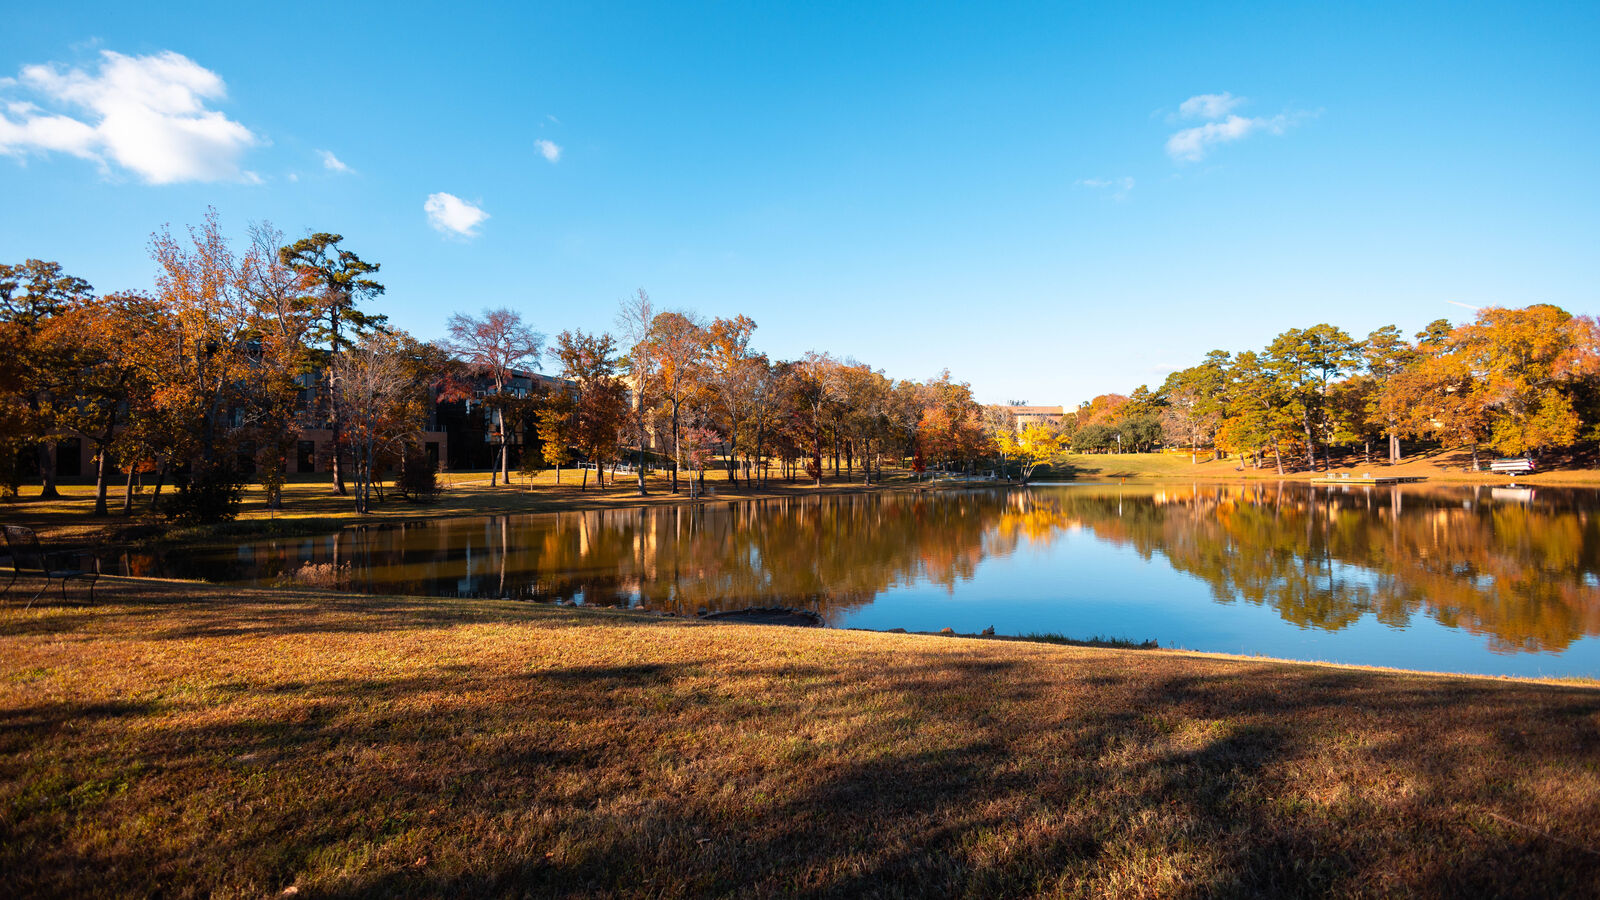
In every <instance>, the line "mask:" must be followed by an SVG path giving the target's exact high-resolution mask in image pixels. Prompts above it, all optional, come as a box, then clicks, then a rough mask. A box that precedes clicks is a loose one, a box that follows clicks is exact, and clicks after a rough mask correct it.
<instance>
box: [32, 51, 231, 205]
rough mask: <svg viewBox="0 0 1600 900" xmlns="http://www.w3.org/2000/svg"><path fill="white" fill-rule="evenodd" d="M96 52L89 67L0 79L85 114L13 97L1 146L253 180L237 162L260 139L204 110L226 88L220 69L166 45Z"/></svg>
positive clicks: (195, 177) (200, 176) (167, 177)
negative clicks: (144, 50) (138, 51)
mask: <svg viewBox="0 0 1600 900" xmlns="http://www.w3.org/2000/svg"><path fill="white" fill-rule="evenodd" d="M100 56H101V59H100V66H99V70H98V71H97V72H95V73H92V74H91V73H90V72H88V71H85V70H83V69H77V68H68V69H63V68H61V67H59V66H57V65H55V64H53V63H52V64H49V65H31V66H24V67H23V68H22V71H21V73H20V77H19V78H18V79H17V80H16V81H10V80H9V79H8V80H7V81H8V82H9V83H7V84H0V87H4V88H15V87H19V86H20V87H23V88H26V89H29V90H32V91H34V92H35V93H37V94H38V95H39V96H40V97H41V98H43V99H46V100H48V101H52V102H54V103H55V104H58V105H60V106H62V107H66V108H68V109H71V110H76V111H78V112H79V114H80V115H82V117H81V118H79V117H77V116H75V115H71V114H68V113H66V112H62V111H56V112H46V111H44V110H42V109H40V108H39V107H37V106H35V105H34V104H32V103H8V104H7V106H6V110H7V111H6V113H4V114H0V153H4V154H8V155H13V156H22V155H25V154H28V153H30V152H31V153H50V152H57V153H68V154H71V155H73V156H78V157H82V158H84V159H91V160H95V161H97V162H99V163H100V164H101V165H102V166H103V167H106V168H109V167H110V166H111V164H112V163H115V164H116V165H119V166H121V167H123V168H125V169H128V170H130V171H132V172H134V173H136V174H137V175H138V176H139V177H140V178H142V179H144V180H145V181H146V182H149V183H150V184H171V183H173V182H179V181H224V180H243V181H249V180H250V178H251V173H249V172H245V171H243V170H241V168H240V166H239V161H240V157H241V156H243V154H244V151H245V150H246V149H248V148H249V147H252V146H254V145H255V144H257V143H259V142H260V139H259V138H258V137H257V136H256V135H255V134H254V133H252V132H251V131H250V129H248V128H246V127H244V126H243V125H241V124H239V123H238V122H235V121H233V120H232V119H229V118H228V117H227V116H225V115H223V114H222V113H220V112H217V111H216V110H212V109H207V108H206V103H207V102H208V101H212V100H221V99H223V98H225V97H226V96H227V87H226V86H225V85H224V84H223V82H222V79H221V78H220V77H219V76H218V75H217V74H216V73H215V72H212V71H211V70H210V69H206V68H204V67H202V66H200V65H198V64H197V63H195V62H194V61H193V60H191V59H189V58H188V57H186V56H183V55H181V54H178V53H174V52H172V51H170V50H168V51H164V52H162V53H157V54H153V55H150V56H124V55H122V54H120V53H114V52H112V51H110V50H104V51H101V54H100ZM13 117H15V118H13Z"/></svg>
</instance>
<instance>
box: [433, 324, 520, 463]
mask: <svg viewBox="0 0 1600 900" xmlns="http://www.w3.org/2000/svg"><path fill="white" fill-rule="evenodd" d="M446 328H447V329H448V331H449V337H447V338H446V339H445V340H444V341H443V342H442V346H443V347H444V348H445V349H446V350H448V351H449V352H451V353H454V354H455V355H456V356H458V357H460V358H461V359H462V361H464V362H465V363H466V364H467V365H468V366H469V367H470V368H471V369H472V370H473V371H474V372H476V373H478V374H480V375H482V376H483V377H486V378H488V379H489V383H490V385H491V386H492V387H493V388H494V393H493V395H491V397H490V399H489V400H488V401H487V402H486V404H485V405H486V406H488V407H489V409H490V410H491V411H492V412H493V414H494V422H495V431H496V433H497V434H498V435H499V443H500V464H499V467H498V468H497V469H496V470H494V471H491V472H490V473H489V486H490V487H494V486H495V484H496V483H497V482H496V478H499V479H500V480H502V481H504V482H505V483H506V484H507V485H510V483H511V479H510V473H511V462H510V445H511V429H510V427H509V424H508V416H507V402H508V401H509V400H510V399H511V398H510V397H508V396H507V393H506V392H507V388H508V387H509V386H510V384H511V381H512V379H513V377H514V376H515V374H516V372H517V370H518V369H537V368H539V355H540V352H541V350H542V349H543V347H544V335H542V334H540V333H539V332H537V331H534V330H533V328H531V327H529V326H528V325H527V324H525V323H524V322H523V321H522V316H521V314H519V313H516V312H513V311H512V310H510V309H506V308H504V307H502V308H500V309H486V310H484V311H483V315H482V316H481V317H474V316H468V315H464V314H462V313H456V314H455V315H453V316H451V317H450V320H449V322H448V323H447V324H446Z"/></svg>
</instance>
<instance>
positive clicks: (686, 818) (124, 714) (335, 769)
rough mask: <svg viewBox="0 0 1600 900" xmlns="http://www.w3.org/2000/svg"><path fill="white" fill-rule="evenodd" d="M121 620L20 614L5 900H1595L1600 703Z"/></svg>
mask: <svg viewBox="0 0 1600 900" xmlns="http://www.w3.org/2000/svg"><path fill="white" fill-rule="evenodd" d="M111 594H112V597H111V602H110V603H109V604H102V605H101V606H99V607H94V608H87V607H81V606H78V605H76V604H69V605H60V604H56V605H53V606H50V607H47V608H43V609H40V608H35V609H34V610H32V611H30V612H23V611H21V610H19V609H17V608H16V606H15V605H14V604H13V605H9V606H6V607H3V608H0V659H3V660H4V667H3V669H0V675H3V678H0V723H3V726H0V893H4V894H5V895H8V896H28V895H52V894H55V895H67V894H71V895H94V894H100V895H127V894H147V893H153V892H156V891H160V892H162V893H166V894H173V895H204V894H215V895H219V896H239V895H248V896H261V895H264V894H271V893H276V892H279V891H282V890H283V889H285V888H287V887H291V886H294V887H296V888H298V893H299V896H302V897H304V896H360V895H372V896H388V895H396V894H428V895H455V894H460V893H493V894H497V895H500V894H512V895H518V894H527V895H534V896H579V895H582V896H593V895H597V894H599V895H604V894H619V895H634V896H678V895H690V894H694V895H705V894H722V895H749V894H785V895H790V894H803V895H812V896H856V895H860V894H864V893H878V894H893V895H929V894H932V895H944V896H948V895H953V894H968V895H979V896H1017V895H1026V894H1044V895H1056V894H1060V895H1084V896H1089V895H1105V894H1118V895H1137V894H1165V895H1171V894H1189V893H1196V894H1215V893H1238V892H1245V893H1250V894H1257V895H1264V894H1273V895H1290V894H1318V895H1321V894H1325V893H1333V894H1377V893H1405V894H1411V893H1416V894H1423V895H1434V896H1449V895H1455V896H1480V895H1485V894H1510V895H1516V894H1524V895H1544V896H1547V895H1550V894H1552V893H1561V892H1565V893H1569V894H1587V895H1588V896H1595V895H1596V894H1600V854H1597V849H1596V848H1600V815H1597V814H1596V811H1597V809H1600V690H1596V689H1594V688H1592V687H1577V686H1560V685H1541V684H1531V683H1525V682H1509V681H1495V680H1486V679H1468V678H1452V677H1438V676H1421V675H1406V674H1399V673H1388V672H1375V671H1358V670H1351V669H1335V668H1327V667H1318V666H1308V665H1289V664H1281V663H1271V662H1265V661H1255V660H1239V659H1217V658H1207V657H1199V656H1193V655H1184V654H1177V653H1169V652H1164V651H1143V652H1140V651H1116V650H1098V649H1082V648H1071V647H1056V646H1047V645H1035V644H1020V643H1014V642H996V641H976V640H964V639H956V638H940V637H920V636H902V635H881V634H869V633H860V632H834V631H815V630H789V629H780V628H760V627H754V626H735V625H706V624H701V623H691V622H680V621H676V620H660V619H653V618H648V617H642V616H637V615H633V614H626V613H605V612H579V611H571V610H558V609H547V608H529V607H526V606H519V605H515V604H509V603H493V602H473V603H457V602H447V601H433V600H427V601H423V600H403V599H385V598H359V597H333V596H325V595H316V594H292V593H283V592H249V591H231V590H230V591H227V592H226V593H224V592H222V591H220V590H215V589H210V588H203V587H197V586H191V585H181V584H171V583H159V582H128V581H123V582H118V583H116V584H115V585H114V586H113V587H112V589H111ZM223 599H227V600H228V602H219V601H221V600H223Z"/></svg>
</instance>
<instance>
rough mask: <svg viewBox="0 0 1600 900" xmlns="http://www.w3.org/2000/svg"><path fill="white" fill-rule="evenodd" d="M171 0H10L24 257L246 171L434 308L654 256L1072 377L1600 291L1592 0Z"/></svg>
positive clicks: (8, 160)
mask: <svg viewBox="0 0 1600 900" xmlns="http://www.w3.org/2000/svg"><path fill="white" fill-rule="evenodd" d="M162 9H163V12H162V13H160V14H156V13H154V12H152V11H150V9H149V8H148V7H145V6H143V5H140V4H125V3H119V4H105V5H96V4H72V5H53V6H50V5H45V4H34V5H31V6H30V8H28V9H27V10H26V11H22V12H16V11H13V12H12V13H11V14H10V15H8V16H7V27H6V29H5V30H4V31H3V33H0V78H5V79H6V80H5V81H3V82H0V116H3V118H0V198H3V204H0V207H3V209H4V215H0V259H3V260H6V261H20V260H21V259H23V258H27V257H42V258H45V259H55V260H59V261H61V262H62V263H63V264H64V265H66V266H67V267H68V269H69V270H71V271H73V272H75V273H77V274H81V275H82V276H84V277H86V278H88V279H89V280H90V281H91V282H93V283H94V285H95V286H96V287H97V288H99V289H101V290H108V291H109V290H114V289H122V288H134V287H149V286H150V285H151V282H152V275H153V268H154V267H153V264H152V263H151V262H150V260H149V258H148V256H147V251H146V245H147V242H148V239H149V235H150V233H151V232H152V231H153V230H155V229H156V228H158V227H160V226H161V225H162V224H163V223H168V222H170V223H172V224H173V225H175V226H181V225H183V224H186V223H193V222H198V221H199V220H200V219H201V217H202V216H203V215H204V212H205V208H206V206H207V205H213V206H215V207H216V208H217V209H218V210H219V212H220V213H221V215H222V218H223V222H224V225H225V226H227V227H228V228H230V229H231V230H233V231H235V232H236V233H239V234H240V235H241V236H242V234H243V231H244V228H245V226H246V224H247V223H248V222H250V221H253V220H263V219H264V220H270V221H271V222H273V223H274V224H276V225H277V226H279V227H280V228H282V229H283V230H284V231H286V232H288V233H289V234H290V235H291V236H295V235H298V234H301V233H304V232H306V231H309V230H317V231H322V230H327V231H337V232H340V233H342V234H344V235H345V236H346V239H347V244H348V246H350V247H351V248H352V249H355V250H356V251H357V252H359V253H360V254H362V256H363V257H365V258H367V259H370V260H374V261H377V262H380V263H382V265H383V270H382V280H383V281H384V282H385V283H386V284H387V285H388V287H389V291H388V294H387V295H386V296H385V297H383V298H381V299H380V301H379V302H378V303H377V304H376V306H375V308H376V309H377V310H379V311H382V312H386V313H388V314H389V315H390V317H391V319H392V320H393V321H394V322H395V323H396V324H398V325H400V326H402V327H405V328H407V329H409V330H411V331H413V332H414V333H416V334H418V335H419V336H421V337H425V338H426V337H437V336H439V335H440V333H441V332H442V329H443V323H444V320H445V318H446V316H447V315H448V314H449V313H450V312H451V311H454V310H477V309H481V308H483V307H485V306H501V305H505V306H510V307H512V308H515V309H518V310H520V311H522V312H523V314H524V315H525V316H526V317H527V318H528V319H530V320H531V321H533V322H534V323H535V324H536V325H537V326H538V327H540V328H541V329H542V330H544V331H546V332H550V333H554V332H557V331H560V330H562V329H566V328H583V329H586V330H596V329H606V328H609V327H610V326H611V322H612V317H613V314H614V312H615V309H616V305H617V302H618V301H619V300H620V299H621V298H622V297H624V296H625V295H627V294H629V293H631V292H632V291H633V290H635V289H636V288H639V287H644V288H646V289H647V290H649V291H650V293H651V295H652V297H654V298H655V300H656V301H657V302H658V303H659V304H661V305H663V306H668V307H687V308H693V309H696V310H699V311H700V312H702V313H704V314H706V315H734V314H737V313H744V314H747V315H750V316H751V317H752V318H754V319H755V320H756V322H757V323H758V325H759V329H758V331H757V334H756V342H757V344H758V345H759V347H760V348H761V349H763V350H765V351H766V352H768V353H770V354H772V355H774V356H785V357H792V356H797V355H799V354H801V353H804V352H805V351H806V350H810V349H818V350H829V351H832V352H834V353H836V354H839V355H846V356H853V357H856V358H858V359H860V360H862V361H865V362H869V363H871V364H873V365H874V366H877V367H880V368H883V369H885V370H886V371H887V372H888V373H889V374H890V375H892V376H895V377H912V378H923V377H928V376H931V375H934V374H936V373H937V372H938V371H939V370H940V369H942V368H945V367H949V368H950V369H951V370H952V373H953V374H954V375H955V376H956V377H957V378H960V379H963V380H967V381H970V382H971V383H972V385H973V387H974V389H975V390H976V392H977V393H978V396H979V397H980V399H983V400H986V401H1003V400H1007V399H1020V400H1029V401H1031V402H1034V403H1065V404H1068V405H1071V404H1075V403H1077V402H1078V401H1080V400H1084V399H1088V398H1089V397H1091V396H1093V395H1095V394H1098V393H1103V392H1106V391H1113V390H1115V391H1124V392H1125V391H1127V390H1129V389H1131V388H1133V387H1135V386H1137V385H1139V384H1141V383H1146V382H1148V383H1150V384H1152V385H1154V384H1157V383H1159V382H1160V381H1161V380H1162V378H1163V377H1165V374H1166V372H1167V371H1168V370H1170V369H1171V368H1173V367H1177V366H1183V365H1188V364H1191V363H1193V362H1195V361H1198V360H1199V359H1200V358H1201V357H1202V356H1203V354H1204V353H1205V352H1206V351H1208V350H1211V349H1213V348H1222V349H1228V350H1239V349H1249V348H1255V347H1259V346H1261V345H1263V344H1265V343H1266V342H1267V341H1268V340H1270V338H1271V337H1272V336H1273V335H1274V334H1276V333H1278V332H1280V331H1282V330H1284V329H1286V328H1290V327H1297V326H1305V325H1310V324H1315V323H1317V322H1320V321H1331V322H1333V323H1334V324H1337V325H1339V326H1341V327H1344V328H1346V329H1347V330H1350V331H1352V332H1354V333H1357V334H1358V335H1360V334H1365V333H1366V332H1367V331H1370V330H1371V329H1373V328H1376V327H1378V326H1381V325H1385V324H1390V323H1394V324H1397V325H1399V326H1401V327H1402V328H1404V329H1406V330H1408V331H1414V330H1416V329H1418V328H1420V327H1421V326H1422V325H1423V324H1425V323H1426V322H1428V321H1431V320H1432V319H1435V318H1441V317H1446V318H1451V319H1454V320H1457V321H1460V320H1462V319H1465V318H1467V317H1470V315H1471V312H1470V310H1468V309H1466V308H1464V307H1463V306H1462V305H1454V304H1464V305H1466V306H1478V305H1485V304H1504V305H1522V304H1526V303H1532V302H1551V303H1556V304H1559V305H1561V306H1564V307H1565V308H1567V309H1569V310H1571V311H1573V312H1584V313H1594V312H1597V311H1600V303H1597V302H1596V300H1597V297H1596V285H1597V284H1600V171H1597V164H1596V160H1597V159H1600V153H1597V150H1600V103H1597V101H1596V96H1595V95H1596V91H1597V89H1600V53H1595V52H1594V47H1596V46H1600V4H1596V3H1592V2H1591V3H1580V4H1567V5H1537V6H1536V5H1531V4H1505V5H1496V6H1489V5H1482V4H1464V3H1456V4H1450V5H1442V4H1441V5H1435V6H1427V5H1402V4H1393V3H1384V4H1372V5H1366V6H1361V5H1355V4H1306V5H1289V4H1272V5H1263V8H1251V7H1248V6H1233V5H1211V6H1208V7H1206V8H1203V9H1202V8H1197V7H1194V6H1192V5H1190V4H1170V5H1161V4H1109V3H1108V4H1101V5H1099V6H1095V7H1090V6H1081V7H1080V6H1078V5H1072V6H1068V5H1066V4H1051V5H1037V6H1034V5H1020V6H1006V5H1001V4H971V5H968V6H941V5H930V4H905V5H868V4H862V3H847V4H838V5H823V4H805V5H783V6H780V5H778V4H766V3H750V4H711V5H705V6H689V5H678V6H672V7H668V6H667V5H664V4H659V5H658V4H642V5H621V4H612V5H599V4H571V5H552V6H540V7H537V8H534V7H532V6H530V7H529V8H526V9H518V10H515V11H506V10H499V9H495V8H493V7H483V8H478V7H474V6H472V5H469V4H458V5H455V6H452V7H450V8H449V9H448V11H446V9H445V8H444V7H439V8H436V9H432V10H423V9H417V10H414V11H402V12H395V11H393V10H392V9H390V8H388V7H386V6H383V5H373V6H371V7H368V8H365V9H363V8H361V7H360V6H359V5H356V4H348V5H341V6H338V7H330V6H327V5H325V4H319V5H314V6H306V7H301V8H296V7H294V6H293V5H292V4H279V5H275V6H273V7H270V8H266V7H260V6H252V5H249V4H245V5H238V4H203V5H201V4H197V5H193V6H190V7H187V8H185V6H184V5H182V4H163V5H162ZM541 142H548V143H547V144H546V143H541ZM325 154H332V155H333V158H334V159H335V160H337V163H338V165H331V164H330V163H329V162H328V161H327V157H326V156H325ZM330 165H331V167H330ZM340 166H342V167H343V169H341V168H340ZM430 198H431V202H430ZM430 208H431V209H432V210H433V214H432V215H430V212H429V211H428V210H429V209H430ZM474 210H477V211H478V212H474ZM480 214H481V215H482V216H485V217H482V218H479V216H480ZM453 229H454V230H453Z"/></svg>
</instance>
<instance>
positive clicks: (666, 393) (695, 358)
mask: <svg viewBox="0 0 1600 900" xmlns="http://www.w3.org/2000/svg"><path fill="white" fill-rule="evenodd" d="M647 344H648V352H649V355H650V359H651V360H652V362H653V364H654V368H655V373H656V378H655V385H656V392H655V393H656V397H657V398H658V400H659V401H660V402H661V403H662V404H663V405H664V406H665V408H666V411H667V415H668V422H669V423H670V427H671V430H672V492H673V493H674V494H676V493H678V467H679V464H680V458H679V453H678V441H679V439H680V438H681V437H682V428H683V415H684V407H685V405H686V404H688V403H689V401H690V398H692V397H693V396H694V395H695V392H696V391H697V390H699V387H700V367H701V364H702V363H703V362H704V361H705V355H706V329H705V326H704V324H702V323H701V321H700V320H699V318H697V317H696V316H694V315H693V314H691V313H686V312H676V311H668V312H663V313H659V314H657V315H656V317H655V318H654V319H652V320H651V322H650V339H649V341H648V342H647Z"/></svg>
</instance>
